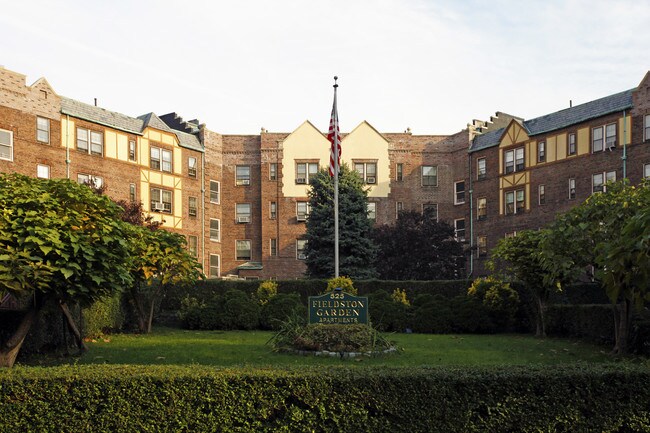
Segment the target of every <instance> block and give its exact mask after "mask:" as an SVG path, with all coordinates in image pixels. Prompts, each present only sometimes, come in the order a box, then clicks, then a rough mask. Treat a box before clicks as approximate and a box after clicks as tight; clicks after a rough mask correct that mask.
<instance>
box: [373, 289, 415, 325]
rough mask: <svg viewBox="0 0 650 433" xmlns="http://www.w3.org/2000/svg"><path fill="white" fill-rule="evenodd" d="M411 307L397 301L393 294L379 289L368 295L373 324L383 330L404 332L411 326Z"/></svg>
mask: <svg viewBox="0 0 650 433" xmlns="http://www.w3.org/2000/svg"><path fill="white" fill-rule="evenodd" d="M410 313H411V308H410V306H409V305H407V304H404V303H402V302H395V299H394V298H393V296H391V295H389V294H388V293H387V292H385V291H384V290H379V291H377V292H375V293H372V294H371V295H369V296H368V314H369V315H370V321H371V322H372V325H373V326H374V327H376V328H377V329H378V330H379V331H382V332H404V331H405V330H406V329H407V328H410V326H411V325H410V323H411V314H410Z"/></svg>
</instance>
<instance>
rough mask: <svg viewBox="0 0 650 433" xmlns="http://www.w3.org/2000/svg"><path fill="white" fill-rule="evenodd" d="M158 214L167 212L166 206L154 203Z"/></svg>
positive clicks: (154, 208)
mask: <svg viewBox="0 0 650 433" xmlns="http://www.w3.org/2000/svg"><path fill="white" fill-rule="evenodd" d="M152 210H155V211H158V212H162V211H164V210H165V204H164V203H153V209H152Z"/></svg>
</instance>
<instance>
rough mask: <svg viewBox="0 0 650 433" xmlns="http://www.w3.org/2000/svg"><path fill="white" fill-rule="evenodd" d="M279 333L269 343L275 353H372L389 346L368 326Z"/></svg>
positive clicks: (320, 327) (295, 329)
mask: <svg viewBox="0 0 650 433" xmlns="http://www.w3.org/2000/svg"><path fill="white" fill-rule="evenodd" d="M289 326H290V327H291V329H290V331H289V332H287V330H282V331H281V332H280V333H279V334H280V336H281V338H280V337H276V338H274V339H273V340H272V343H273V345H274V348H275V349H276V350H286V349H293V350H307V351H328V352H371V351H375V350H384V349H388V348H389V347H390V343H389V342H388V341H386V340H385V339H383V338H382V337H381V336H380V335H379V333H378V332H377V330H375V329H374V328H373V327H372V326H370V325H322V324H309V325H306V326H295V324H293V323H290V324H289Z"/></svg>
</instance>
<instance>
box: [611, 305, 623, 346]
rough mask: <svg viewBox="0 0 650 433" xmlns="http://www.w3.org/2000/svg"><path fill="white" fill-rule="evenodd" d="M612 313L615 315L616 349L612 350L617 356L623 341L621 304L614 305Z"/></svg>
mask: <svg viewBox="0 0 650 433" xmlns="http://www.w3.org/2000/svg"><path fill="white" fill-rule="evenodd" d="M612 312H613V313H614V348H613V349H612V354H617V353H618V352H619V349H620V347H619V343H620V341H621V338H620V334H621V314H620V312H619V304H612Z"/></svg>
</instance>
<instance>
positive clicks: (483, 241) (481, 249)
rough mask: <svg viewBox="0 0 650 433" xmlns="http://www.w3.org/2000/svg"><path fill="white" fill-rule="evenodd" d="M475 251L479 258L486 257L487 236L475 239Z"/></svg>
mask: <svg viewBox="0 0 650 433" xmlns="http://www.w3.org/2000/svg"><path fill="white" fill-rule="evenodd" d="M476 251H477V253H478V256H479V257H485V256H487V236H478V237H477V238H476Z"/></svg>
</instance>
